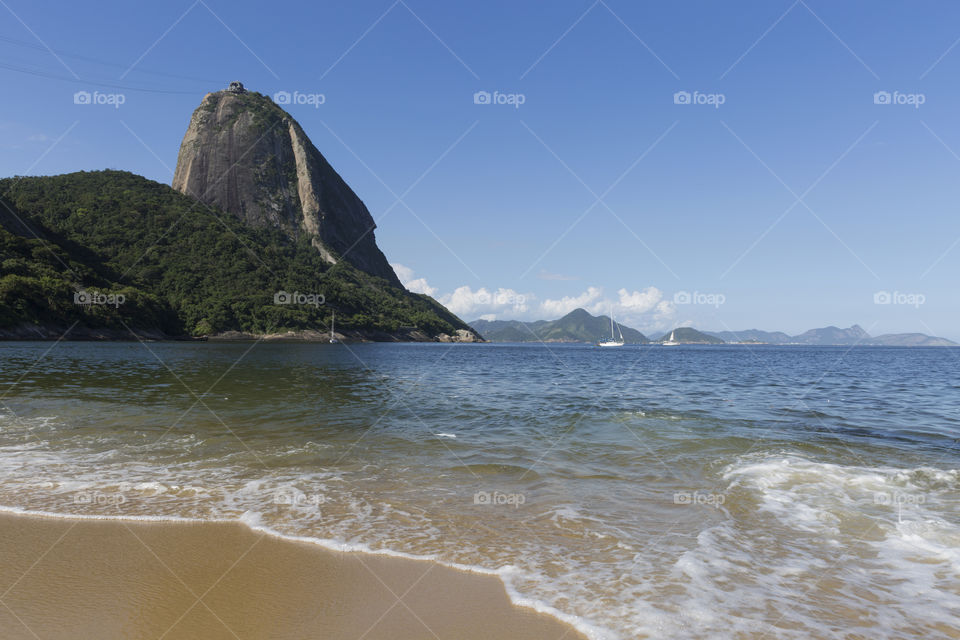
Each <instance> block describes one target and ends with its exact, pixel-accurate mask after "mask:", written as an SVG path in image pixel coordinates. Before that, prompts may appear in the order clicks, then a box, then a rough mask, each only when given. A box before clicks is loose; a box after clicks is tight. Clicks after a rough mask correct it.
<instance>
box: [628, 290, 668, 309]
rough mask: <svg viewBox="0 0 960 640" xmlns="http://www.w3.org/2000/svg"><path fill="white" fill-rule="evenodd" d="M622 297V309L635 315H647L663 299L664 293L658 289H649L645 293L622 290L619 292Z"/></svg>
mask: <svg viewBox="0 0 960 640" xmlns="http://www.w3.org/2000/svg"><path fill="white" fill-rule="evenodd" d="M617 294H618V295H619V296H620V304H619V305H618V306H619V307H620V308H621V309H624V310H628V311H631V312H633V313H647V312H648V311H651V310H652V309H654V308H656V306H657V304H658V303H659V302H660V301H661V300H662V299H663V292H662V291H660V290H659V289H657V288H656V287H647V288H646V289H644V290H643V291H632V292H631V291H627V290H626V289H620V290H619V291H617Z"/></svg>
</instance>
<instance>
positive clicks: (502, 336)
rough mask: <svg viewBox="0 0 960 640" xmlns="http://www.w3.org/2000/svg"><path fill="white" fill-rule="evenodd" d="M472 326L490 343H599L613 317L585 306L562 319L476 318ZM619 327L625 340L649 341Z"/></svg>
mask: <svg viewBox="0 0 960 640" xmlns="http://www.w3.org/2000/svg"><path fill="white" fill-rule="evenodd" d="M470 326H471V327H473V328H474V329H475V330H476V331H477V332H478V333H479V334H480V335H482V336H483V337H484V338H485V339H486V340H489V341H490V342H598V341H599V340H601V339H603V338H609V337H610V317H609V316H594V315H591V314H590V313H588V312H587V311H586V310H584V309H574V310H573V311H571V312H570V313H568V314H567V315H565V316H563V317H562V318H560V319H559V320H552V321H548V320H537V321H536V322H521V321H520V320H493V321H488V320H474V321H473V322H471V323H470ZM618 326H619V327H620V331H621V332H622V333H623V340H624V342H625V343H627V344H646V343H648V342H650V340H649V339H648V338H647V337H646V336H645V335H643V334H642V333H640V332H639V331H637V330H636V329H631V328H630V327H627V326H624V325H622V324H619V323H618Z"/></svg>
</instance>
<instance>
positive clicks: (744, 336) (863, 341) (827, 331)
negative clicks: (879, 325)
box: [706, 324, 957, 347]
mask: <svg viewBox="0 0 960 640" xmlns="http://www.w3.org/2000/svg"><path fill="white" fill-rule="evenodd" d="M706 333H708V334H710V335H712V336H714V337H717V338H720V339H721V340H723V341H724V342H752V343H763V344H807V345H865V346H887V347H954V346H957V343H956V342H953V341H952V340H947V339H946V338H938V337H936V336H928V335H926V334H923V333H887V334H884V335H880V336H871V335H870V334H869V333H867V332H866V331H864V330H863V327H861V326H860V325H858V324H855V325H853V326H852V327H849V328H847V329H840V328H838V327H833V326H831V327H823V328H822V329H811V330H810V331H805V332H803V333H801V334H800V335H797V336H789V335H787V334H785V333H783V332H782V331H761V330H759V329H747V330H746V331H707V332H706Z"/></svg>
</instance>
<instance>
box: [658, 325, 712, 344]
mask: <svg viewBox="0 0 960 640" xmlns="http://www.w3.org/2000/svg"><path fill="white" fill-rule="evenodd" d="M671 334H672V335H673V339H674V341H676V342H679V343H681V344H723V340H721V339H720V338H717V337H716V336H711V335H709V334H707V333H704V332H702V331H697V330H696V329H694V328H693V327H677V328H676V329H674V330H672V331H667V332H666V333H665V334H663V335H662V336H660V337H659V338H657V339H656V340H655V341H654V342H666V341H667V340H668V339H669V338H670V335H671Z"/></svg>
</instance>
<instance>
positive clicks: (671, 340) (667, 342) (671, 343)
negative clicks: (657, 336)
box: [663, 331, 680, 347]
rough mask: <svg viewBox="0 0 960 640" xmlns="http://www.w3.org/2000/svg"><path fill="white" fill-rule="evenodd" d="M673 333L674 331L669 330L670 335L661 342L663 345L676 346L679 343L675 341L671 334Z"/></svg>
mask: <svg viewBox="0 0 960 640" xmlns="http://www.w3.org/2000/svg"><path fill="white" fill-rule="evenodd" d="M673 334H674V332H673V331H671V332H670V337H669V338H667V339H666V340H665V341H664V342H663V346H665V347H675V346H677V345H678V344H680V343H679V342H677V339H676V338H675V337H674V336H673Z"/></svg>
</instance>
